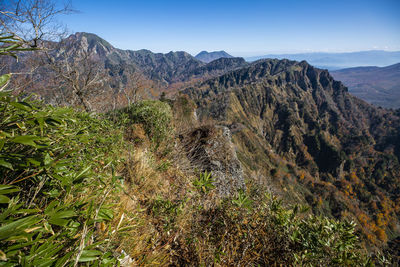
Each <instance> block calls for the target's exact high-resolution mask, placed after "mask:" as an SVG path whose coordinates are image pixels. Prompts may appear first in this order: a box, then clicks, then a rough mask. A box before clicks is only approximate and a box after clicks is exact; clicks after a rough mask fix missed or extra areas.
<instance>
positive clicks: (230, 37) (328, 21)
mask: <svg viewBox="0 0 400 267" xmlns="http://www.w3.org/2000/svg"><path fill="white" fill-rule="evenodd" d="M59 1H61V0H59ZM72 4H73V6H74V8H75V9H77V10H78V11H79V13H76V14H71V15H67V16H63V17H62V18H60V19H61V21H62V22H63V23H65V24H66V25H67V27H68V28H69V30H70V31H72V32H81V31H83V32H91V33H95V34H97V35H99V36H100V37H102V38H103V39H105V40H107V41H109V42H110V43H111V44H112V45H113V46H115V47H117V48H122V49H131V50H138V49H142V48H145V49H149V50H152V51H153V52H169V51H181V50H183V51H187V52H189V53H191V54H197V53H198V52H200V51H202V50H207V51H215V50H225V51H227V52H228V53H231V54H233V55H236V56H251V55H260V54H265V53H295V52H316V51H324V52H349V51H361V50H392V51H393V50H400V0H303V1H301V0H275V1H270V0H247V1H235V0H230V1H227V0H214V1H210V0H203V1H190V0H186V1H182V0H147V1H146V0H141V1H136V0H133V1H122V0H113V1H109V0H107V1H106V0H84V1H82V0H81V1H79V0H72Z"/></svg>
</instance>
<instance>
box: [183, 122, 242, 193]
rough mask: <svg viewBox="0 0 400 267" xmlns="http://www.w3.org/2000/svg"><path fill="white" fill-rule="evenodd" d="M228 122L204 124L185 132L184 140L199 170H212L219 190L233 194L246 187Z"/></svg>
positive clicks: (190, 156) (192, 160)
mask: <svg viewBox="0 0 400 267" xmlns="http://www.w3.org/2000/svg"><path fill="white" fill-rule="evenodd" d="M231 138H232V137H231V131H230V130H229V128H228V127H225V126H202V127H199V128H196V129H194V130H192V131H190V132H188V133H186V134H184V135H181V142H182V144H183V147H184V150H185V152H186V153H187V156H188V158H189V160H190V162H191V164H192V165H193V167H194V168H197V169H198V170H199V171H209V172H211V173H212V177H213V179H214V181H215V182H214V185H215V186H216V190H217V191H218V194H219V195H221V196H229V195H233V194H235V192H237V191H238V190H239V189H244V187H245V183H244V178H243V169H242V165H241V163H240V161H239V160H238V158H237V155H236V150H235V147H234V145H233V143H232V141H231Z"/></svg>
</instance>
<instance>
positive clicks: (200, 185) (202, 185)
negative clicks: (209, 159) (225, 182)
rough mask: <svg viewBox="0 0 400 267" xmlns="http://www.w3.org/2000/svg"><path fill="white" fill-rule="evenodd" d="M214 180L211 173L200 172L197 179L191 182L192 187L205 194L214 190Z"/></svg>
mask: <svg viewBox="0 0 400 267" xmlns="http://www.w3.org/2000/svg"><path fill="white" fill-rule="evenodd" d="M213 183H214V179H213V177H212V176H211V172H207V171H205V172H202V173H200V175H199V177H198V178H197V179H196V180H194V181H193V185H194V187H195V188H196V189H197V190H198V191H199V192H200V193H202V194H207V193H208V192H209V191H210V190H212V189H214V188H215V186H214V184H213Z"/></svg>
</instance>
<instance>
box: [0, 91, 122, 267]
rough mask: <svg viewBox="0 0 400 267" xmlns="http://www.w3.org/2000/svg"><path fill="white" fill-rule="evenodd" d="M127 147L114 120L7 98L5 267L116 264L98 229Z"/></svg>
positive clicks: (1, 97)
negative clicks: (121, 151) (123, 146)
mask: <svg viewBox="0 0 400 267" xmlns="http://www.w3.org/2000/svg"><path fill="white" fill-rule="evenodd" d="M121 141H122V133H121V131H118V130H115V129H114V127H113V124H111V123H110V122H109V121H107V120H100V119H97V118H95V117H94V116H92V115H90V114H87V113H82V112H78V111H76V110H74V109H72V108H53V107H51V106H44V105H42V104H40V103H36V102H34V101H30V100H29V99H17V98H15V97H12V96H10V95H9V94H8V93H0V177H1V178H0V179H1V182H0V184H1V185H0V266H65V265H73V264H75V263H78V262H92V264H97V265H102V266H107V265H108V266H114V265H115V264H117V260H116V259H115V258H114V256H113V254H112V250H111V247H110V242H109V241H107V242H105V241H104V238H103V239H102V240H97V237H96V225H98V224H99V223H107V222H108V221H110V220H112V218H113V212H112V209H111V207H110V206H106V205H105V204H104V203H110V199H109V198H110V195H111V194H110V192H112V191H114V190H118V188H119V184H120V183H119V179H118V177H116V176H115V175H114V172H113V168H114V166H116V165H117V164H118V160H117V157H116V155H117V151H118V150H119V148H120V147H121Z"/></svg>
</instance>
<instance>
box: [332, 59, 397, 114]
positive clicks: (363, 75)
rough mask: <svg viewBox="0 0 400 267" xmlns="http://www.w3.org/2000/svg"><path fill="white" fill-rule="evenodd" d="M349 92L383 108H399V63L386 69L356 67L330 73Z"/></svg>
mask: <svg viewBox="0 0 400 267" xmlns="http://www.w3.org/2000/svg"><path fill="white" fill-rule="evenodd" d="M330 73H331V74H332V76H333V77H334V78H335V79H336V80H338V81H341V82H343V84H345V85H346V86H347V87H348V88H349V91H350V92H351V93H352V94H353V95H355V96H357V97H359V98H361V99H364V100H365V101H367V102H369V103H372V104H374V105H376V106H381V107H385V108H400V63H398V64H394V65H390V66H387V67H357V68H348V69H342V70H336V71H331V72H330Z"/></svg>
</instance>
